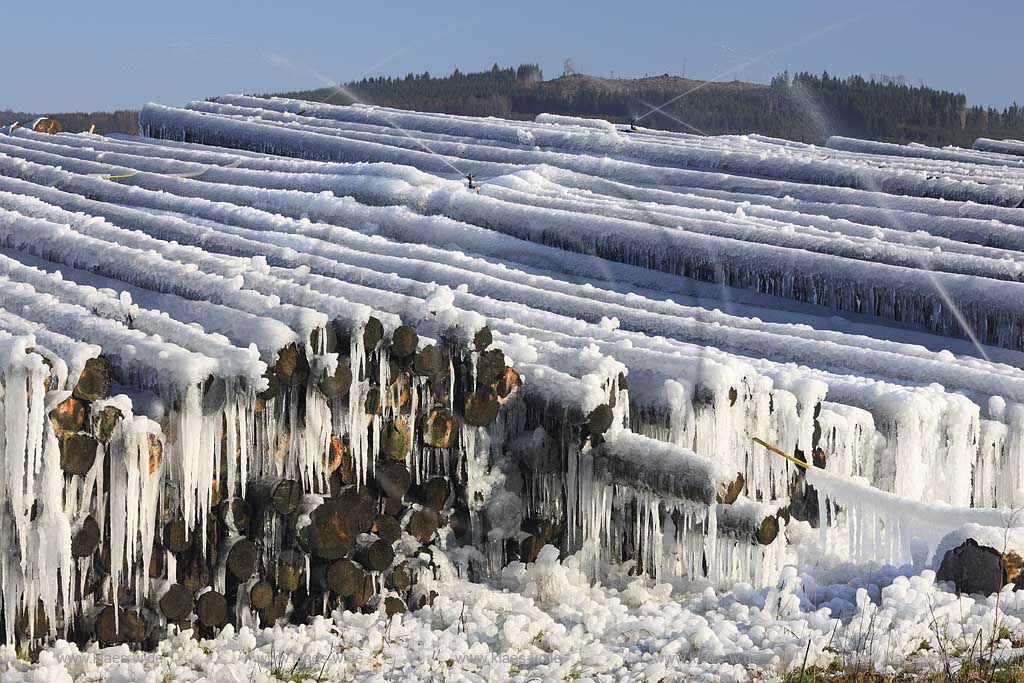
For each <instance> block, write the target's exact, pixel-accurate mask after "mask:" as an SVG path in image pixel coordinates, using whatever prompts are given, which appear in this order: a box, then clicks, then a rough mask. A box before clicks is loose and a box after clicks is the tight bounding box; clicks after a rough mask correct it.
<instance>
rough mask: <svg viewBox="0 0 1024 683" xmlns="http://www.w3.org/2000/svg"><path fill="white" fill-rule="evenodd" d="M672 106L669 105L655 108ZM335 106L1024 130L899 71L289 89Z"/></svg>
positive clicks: (952, 138) (525, 76)
mask: <svg viewBox="0 0 1024 683" xmlns="http://www.w3.org/2000/svg"><path fill="white" fill-rule="evenodd" d="M683 93H688V94H686V95H685V96H683V97H680V98H678V99H675V100H674V101H673V102H672V103H671V104H669V105H668V106H666V107H664V110H665V113H662V112H661V111H655V112H653V113H650V114H648V113H647V112H649V111H650V110H651V109H652V108H653V107H655V106H659V107H660V106H661V105H662V104H663V103H665V102H669V101H670V100H673V99H674V98H677V97H678V96H679V95H681V94H683ZM282 96H284V97H295V98H299V99H308V100H315V101H322V102H330V103H334V104H350V103H351V102H353V101H354V100H355V99H358V100H360V101H363V102H369V103H374V104H382V105H387V106H392V107H400V108H405V109H419V110H422V111H437V112H444V113H449V114H470V115H481V116H502V117H509V118H530V117H533V116H535V115H537V114H539V113H544V112H548V113H553V114H568V115H576V116H595V117H601V118H607V119H610V120H614V121H622V122H626V121H630V120H633V119H635V118H638V117H642V118H641V120H640V121H639V123H640V124H641V125H644V126H648V127H653V128H663V129H668V130H677V131H681V132H695V131H702V132H705V133H708V134H725V133H751V132H757V133H763V134H765V135H772V136H778V137H782V138H788V139H793V140H801V141H805V142H823V141H824V139H825V138H826V137H827V136H829V135H849V136H852V137H864V138H871V139H875V140H885V141H890V142H921V143H925V144H931V145H945V144H956V145H967V146H969V145H970V144H971V143H972V142H973V141H974V140H975V139H976V138H978V137H995V138H1022V137H1024V108H1022V107H1020V106H1019V105H1016V104H1015V105H1013V106H1011V107H1008V108H1007V109H1004V110H998V109H994V108H991V107H987V108H986V107H980V106H969V105H968V103H967V97H966V96H965V95H963V94H960V93H955V92H950V91H944V90H936V89H934V88H929V87H926V86H913V85H907V84H905V83H903V82H901V80H900V79H890V78H882V77H878V78H871V79H866V78H864V77H862V76H850V77H847V78H839V77H835V76H831V75H829V74H828V73H827V72H826V73H823V74H821V75H818V74H812V73H806V72H803V73H798V74H795V75H790V74H788V73H783V74H780V75H778V76H776V77H775V78H774V79H772V82H771V84H770V85H761V84H755V83H741V82H731V83H709V82H704V81H695V80H690V79H683V78H675V77H670V76H667V75H666V76H657V77H653V78H642V79H634V80H628V79H604V78H595V77H592V76H586V75H575V74H574V75H568V76H562V77H561V78H557V79H554V80H548V81H545V80H543V78H542V74H541V70H540V68H539V67H538V66H537V65H536V64H523V65H521V66H519V67H518V68H511V67H509V68H501V67H499V66H498V65H495V66H494V67H492V68H491V69H490V70H488V71H483V72H479V73H462V72H461V71H458V70H456V71H455V72H453V73H452V74H451V75H450V76H443V77H435V76H432V75H431V74H430V73H429V72H424V73H422V74H408V75H406V76H404V77H397V78H396V77H386V76H381V77H375V78H366V79H363V80H361V81H357V82H354V83H350V84H348V85H347V86H345V88H343V89H332V88H322V89H318V90H311V91H299V92H291V93H283V94H282Z"/></svg>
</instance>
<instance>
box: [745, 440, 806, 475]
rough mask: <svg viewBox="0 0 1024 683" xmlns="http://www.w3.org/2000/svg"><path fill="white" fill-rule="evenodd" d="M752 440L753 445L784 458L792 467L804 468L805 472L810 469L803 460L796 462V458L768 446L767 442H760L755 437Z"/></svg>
mask: <svg viewBox="0 0 1024 683" xmlns="http://www.w3.org/2000/svg"><path fill="white" fill-rule="evenodd" d="M753 439H754V443H759V444H761V445H762V446H764V447H765V448H767V449H768V450H770V451H771V452H772V453H775V454H776V455H781V456H782V457H783V458H785V459H786V460H788V461H790V462H791V463H793V464H794V465H797V466H798V467H802V468H804V469H805V470H806V469H810V468H811V465H808V464H807V463H805V462H804V461H803V460H797V459H796V458H794V457H793V456H792V455H790V454H789V453H787V452H786V451H784V450H782V449H780V448H776V447H775V446H773V445H771V444H770V443H768V442H767V441H764V440H762V439H759V438H757V437H756V436H755V437H753Z"/></svg>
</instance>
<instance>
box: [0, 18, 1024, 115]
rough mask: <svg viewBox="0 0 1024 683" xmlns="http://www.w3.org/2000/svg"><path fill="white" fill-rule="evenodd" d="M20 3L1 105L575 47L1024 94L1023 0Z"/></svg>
mask: <svg viewBox="0 0 1024 683" xmlns="http://www.w3.org/2000/svg"><path fill="white" fill-rule="evenodd" d="M43 6H45V10H43V11H39V12H37V11H36V10H35V9H31V8H32V7H33V6H32V5H31V4H29V5H25V4H21V5H19V6H18V7H17V8H14V9H12V8H7V9H5V10H4V13H3V14H4V16H3V19H2V23H0V58H2V63H3V64H4V65H5V67H4V68H3V70H2V71H0V109H5V108H9V109H16V110H28V111H35V112H47V111H50V112H53V111H66V110H72V109H73V110H94V109H111V108H136V107H138V106H140V105H141V104H142V103H144V102H146V101H159V102H163V103H166V104H172V105H180V104H183V103H185V102H187V101H189V100H192V99H199V98H203V97H208V96H212V95H216V94H221V93H225V92H254V91H256V92H268V91H279V90H287V89H298V88H307V87H318V86H320V85H322V84H323V81H325V80H328V81H331V80H341V81H347V80H350V79H354V78H360V77H362V76H364V75H367V74H372V75H377V74H395V75H404V74H405V73H407V72H409V71H415V72H417V73H419V72H422V71H424V70H429V71H431V73H435V74H443V73H448V72H450V71H451V70H452V69H453V68H456V67H458V68H460V69H462V70H463V71H471V70H479V69H484V68H488V67H489V66H490V65H491V64H492V63H494V62H498V63H500V64H502V65H516V64H519V63H521V62H534V61H535V62H539V63H540V65H541V66H542V67H543V69H544V73H545V77H552V76H556V75H558V74H559V73H561V71H562V66H563V63H564V61H565V59H566V58H571V59H572V60H573V61H574V63H575V64H576V66H577V68H578V70H580V71H584V72H587V73H593V74H597V75H601V76H609V75H612V74H613V73H614V75H616V76H642V75H644V74H651V75H654V74H661V73H666V72H667V73H672V74H683V73H684V72H685V75H687V76H691V77H695V78H720V79H723V80H731V79H732V78H734V77H735V78H740V79H742V80H753V81H761V82H766V81H768V80H769V79H770V78H771V76H772V75H773V74H774V73H777V72H779V71H782V70H783V69H788V70H790V71H791V72H792V71H798V70H810V71H815V72H820V71H821V70H822V69H827V70H828V71H829V72H830V73H835V74H841V75H846V74H851V73H860V74H864V75H869V74H873V73H878V74H883V73H884V74H890V75H904V76H905V77H906V78H907V80H908V82H911V83H918V82H924V83H926V84H928V85H931V86H935V87H940V88H946V89H950V90H957V91H961V92H965V93H966V94H967V96H968V98H969V101H970V102H971V103H978V104H986V105H993V106H998V107H1003V106H1006V105H1008V104H1010V103H1011V102H1013V101H1017V102H1021V103H1024V50H1022V49H1021V45H1022V43H1021V40H1020V28H1021V26H1022V25H1024V2H1021V0H989V1H984V0H983V1H982V2H976V3H967V4H964V3H962V2H953V1H952V0H937V1H934V2H928V1H910V2H900V1H899V0H891V1H889V2H879V1H877V0H866V1H863V2H821V0H817V1H816V2H809V1H803V0H801V1H786V0H780V1H777V2H764V1H763V0H762V1H759V2H728V1H727V0H715V1H714V2H658V1H655V0H648V1H647V2H644V3H636V2H606V1H604V0H593V1H591V2H586V3H558V2H554V1H552V0H548V1H546V2H536V1H534V0H518V1H517V2H472V1H464V2H459V3H443V4H442V3H431V2H423V1H422V0H420V1H419V2H405V1H404V0H391V1H389V2H356V3H352V2H343V1H338V0H334V1H325V2H304V3H303V2H295V3H287V2H262V1H260V0H253V1H250V2H238V3H234V2H231V3H229V2H216V1H214V0H208V1H207V2H202V3H200V2H193V1H192V0H179V1H178V2H174V3H170V2H132V3H123V2H106V3H82V2H75V3H71V2H67V1H66V0H51V2H49V3H45V5H40V7H43Z"/></svg>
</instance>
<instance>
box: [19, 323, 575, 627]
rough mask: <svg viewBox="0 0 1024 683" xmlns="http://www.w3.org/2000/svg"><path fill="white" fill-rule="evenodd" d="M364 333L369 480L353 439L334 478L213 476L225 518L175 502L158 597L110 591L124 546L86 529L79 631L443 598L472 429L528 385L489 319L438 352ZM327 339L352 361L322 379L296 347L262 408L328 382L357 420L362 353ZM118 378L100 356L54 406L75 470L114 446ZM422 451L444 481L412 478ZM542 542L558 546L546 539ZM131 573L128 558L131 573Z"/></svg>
mask: <svg viewBox="0 0 1024 683" xmlns="http://www.w3.org/2000/svg"><path fill="white" fill-rule="evenodd" d="M361 334H362V335H363V348H365V349H366V358H365V362H364V363H363V366H362V367H363V371H362V372H363V376H362V377H360V378H359V379H360V380H369V383H370V385H371V386H370V387H369V390H368V391H367V392H366V398H365V402H364V405H363V412H364V413H365V417H366V419H365V422H364V423H363V424H362V425H359V426H356V427H355V428H365V429H367V430H368V432H369V433H368V438H369V439H370V440H371V441H374V440H376V442H377V444H376V448H374V449H371V451H373V450H375V451H376V452H377V453H378V454H379V455H378V458H377V460H376V462H373V463H369V467H368V469H369V471H368V472H367V473H366V476H365V481H361V480H360V479H361V478H360V476H359V473H358V472H357V470H358V467H357V465H356V463H355V462H354V460H353V458H352V456H351V451H350V438H351V435H350V434H335V435H334V436H333V437H332V439H331V444H332V448H331V452H330V453H329V454H328V457H327V460H328V462H327V463H326V465H327V469H328V471H329V472H330V476H329V479H328V482H329V483H328V485H326V486H322V485H319V483H317V484H314V486H313V490H304V488H303V485H302V483H301V482H299V481H296V480H294V479H287V478H282V477H275V476H265V477H261V478H258V479H253V480H250V481H248V482H246V485H245V490H244V494H243V493H242V491H241V490H239V491H234V492H230V491H227V490H226V485H225V482H224V480H223V478H221V479H220V480H217V481H214V482H213V501H214V508H213V509H214V511H215V514H211V515H208V516H207V524H206V528H205V529H197V528H189V525H188V524H187V523H186V522H185V521H184V519H182V518H181V516H180V514H178V513H177V512H176V511H172V510H165V511H164V513H163V521H162V522H160V525H161V526H160V528H159V533H157V534H156V541H155V547H154V549H153V552H152V554H151V561H150V564H149V567H148V568H147V570H148V575H149V579H150V586H151V589H150V593H151V595H146V596H142V597H140V596H137V595H134V594H132V593H131V592H130V591H129V590H127V588H126V587H125V585H124V584H125V583H127V582H126V581H123V580H122V581H121V583H122V585H121V586H119V587H111V586H110V581H109V576H110V547H109V543H104V539H108V538H109V523H108V528H107V529H102V530H101V529H100V526H99V524H97V522H96V521H95V519H94V518H93V517H92V516H90V517H89V518H88V519H87V521H86V523H85V524H83V525H82V526H81V528H80V529H78V530H77V531H76V532H75V534H74V538H73V543H72V547H73V552H74V556H75V557H76V558H79V559H80V560H81V559H83V558H84V559H85V560H86V561H87V564H88V571H87V578H86V580H85V581H84V582H83V586H84V588H83V590H84V593H81V594H78V595H76V596H75V598H76V600H77V601H78V603H79V605H80V606H84V605H85V604H92V605H93V607H92V608H91V610H88V613H86V614H83V615H82V617H81V618H78V619H77V620H76V621H75V622H74V624H73V625H72V627H71V629H70V632H71V637H73V638H75V639H77V640H79V641H81V642H85V641H88V640H91V639H95V640H98V641H99V642H100V643H102V644H104V645H111V644H117V643H127V644H131V645H138V646H152V645H155V642H156V641H157V640H158V639H159V638H160V637H161V636H162V635H163V634H165V633H166V630H165V629H164V628H163V627H164V625H166V624H174V625H177V626H179V627H181V628H192V629H193V632H194V633H195V634H196V635H197V636H199V635H211V634H212V633H214V632H215V631H216V630H218V629H219V628H221V627H223V626H224V625H225V624H227V623H234V624H236V625H240V624H245V623H259V624H262V625H270V624H273V623H276V622H278V621H280V620H292V621H296V622H301V621H304V620H306V619H309V618H310V617H312V616H314V615H318V614H329V613H330V612H331V611H332V610H334V609H337V608H339V607H340V608H346V609H350V610H368V609H378V608H379V607H380V606H381V605H383V607H384V609H385V610H386V612H387V613H388V614H389V615H391V614H395V613H398V612H404V611H406V610H407V609H409V608H418V607H421V606H423V605H424V604H427V603H429V602H431V601H432V599H433V595H434V594H433V593H432V592H431V591H429V590H418V588H417V578H418V576H421V575H422V574H421V572H428V573H429V572H430V570H431V568H432V567H433V564H434V563H433V562H432V560H431V558H432V557H433V554H434V553H435V552H437V549H436V548H435V547H434V542H435V541H437V540H438V538H439V535H440V534H445V535H448V536H450V537H451V538H452V539H453V540H454V541H455V542H469V541H470V539H471V534H470V529H469V526H470V521H469V519H470V518H469V512H468V508H469V505H468V501H467V499H466V498H467V491H466V488H465V485H464V483H463V482H464V481H465V477H464V476H463V475H464V472H465V463H464V462H460V458H464V457H465V454H464V453H462V452H461V450H460V446H461V444H460V430H461V428H460V423H464V424H466V425H468V426H470V427H484V426H487V425H490V424H491V423H493V422H494V421H495V420H496V419H497V417H498V413H499V410H500V408H501V406H502V405H503V404H504V403H505V402H507V401H508V400H509V399H510V397H511V396H512V394H513V393H514V392H515V391H516V389H517V388H518V387H519V386H520V384H521V380H520V378H519V376H518V375H517V373H516V372H515V371H514V370H513V369H512V368H511V367H509V366H508V364H507V363H506V360H505V357H504V354H503V353H502V352H501V351H500V350H499V349H496V348H492V346H491V336H490V332H489V331H488V330H487V329H486V328H484V329H483V330H481V331H480V332H479V333H477V335H476V336H475V338H474V340H473V342H472V344H471V346H472V349H470V348H465V346H466V345H462V348H460V347H459V345H457V344H454V343H453V344H450V345H441V344H426V345H423V344H421V342H420V339H419V337H418V335H417V332H416V330H415V329H413V328H412V327H409V326H402V327H398V328H397V329H395V330H394V332H393V333H392V334H391V335H387V334H386V333H385V330H384V327H383V326H382V324H381V323H380V322H379V321H378V320H376V319H374V318H371V319H370V320H369V321H368V323H367V324H366V325H365V327H364V328H363V330H362V331H361ZM327 337H328V338H327V339H326V340H320V339H314V340H312V346H313V347H321V348H323V349H324V352H326V353H339V354H342V357H341V360H340V362H339V363H338V365H337V370H336V371H335V372H334V373H333V374H329V375H325V376H323V377H319V378H317V377H312V376H311V370H310V368H311V364H310V362H309V359H308V358H307V357H306V353H305V351H304V350H303V349H302V348H301V347H299V346H297V345H291V346H289V347H286V348H285V349H283V350H282V351H281V352H280V354H279V359H278V362H277V364H276V365H275V366H274V367H273V368H272V369H271V370H270V371H268V375H267V378H268V380H269V387H268V389H267V390H266V391H264V392H263V393H262V394H260V396H259V398H258V399H257V401H256V406H255V410H256V411H257V412H259V411H264V410H283V409H284V408H283V406H285V405H287V401H288V400H296V397H301V396H302V395H303V393H304V387H305V385H306V383H307V382H313V383H315V384H316V386H317V387H318V389H319V391H320V392H321V393H322V394H323V395H324V396H325V397H326V398H327V399H328V400H329V401H332V402H333V403H332V408H333V409H334V410H341V411H344V412H345V413H347V411H348V406H347V400H348V397H349V395H350V392H349V390H350V387H351V385H352V382H353V377H352V367H353V364H351V363H350V359H349V358H346V357H344V356H345V355H346V354H345V352H346V351H347V350H348V349H349V348H352V347H351V346H350V340H349V339H348V338H346V337H345V335H344V334H343V333H340V332H339V331H338V330H335V329H334V328H332V327H329V328H328V329H327ZM321 343H322V345H321ZM380 363H388V365H389V367H388V371H387V372H386V373H383V376H385V377H388V378H389V381H388V384H387V385H386V386H379V382H378V378H380V377H381V376H382V373H381V372H380V370H381V368H380V365H379V364H380ZM355 367H359V364H356V365H355ZM111 384H112V380H111V369H110V366H109V363H107V362H106V361H104V360H103V359H102V358H99V359H95V360H94V361H90V363H89V364H88V366H87V368H86V371H85V372H84V373H83V375H82V377H81V379H80V380H79V382H78V384H77V386H76V389H75V391H74V393H73V395H72V396H71V397H69V398H68V399H67V400H65V401H63V402H62V403H60V404H59V405H58V406H57V407H56V408H55V409H53V411H52V412H51V413H50V421H51V423H52V425H53V427H54V430H55V432H56V433H57V435H58V437H59V438H60V444H61V454H62V458H61V464H62V467H63V468H64V470H65V473H66V476H67V477H69V478H70V477H73V476H85V475H86V474H87V473H88V472H89V471H90V470H91V469H92V467H93V463H94V460H95V458H96V457H97V453H99V454H100V456H101V457H102V454H103V450H102V448H100V449H99V450H98V449H97V446H102V445H103V444H105V443H106V442H107V441H109V439H110V435H111V434H112V433H113V431H114V428H115V426H116V424H117V420H118V418H119V414H118V412H117V410H116V409H115V408H112V407H106V408H104V409H103V410H99V411H98V410H95V409H94V407H93V406H94V404H95V402H96V401H100V400H101V399H104V398H106V397H107V396H108V395H109V393H110V389H111ZM222 384H223V383H222V382H221V383H218V382H217V381H216V380H214V379H213V378H211V380H210V381H209V382H208V383H207V386H206V387H205V388H204V391H205V394H206V399H205V400H206V401H210V400H213V401H215V402H216V401H217V400H223V399H222V398H220V399H217V398H213V397H212V396H211V395H212V394H215V393H216V392H217V390H218V389H217V387H218V386H219V385H222ZM415 392H419V394H418V396H416V397H414V395H413V394H414V393H415ZM453 392H454V393H453ZM285 396H287V397H288V398H287V400H281V399H282V398H284V397H285ZM425 398H426V399H427V401H429V403H426V404H424V403H425V402H424V399H425ZM414 399H415V400H414ZM417 404H418V405H419V410H416V408H415V406H416V405H417ZM453 407H454V408H455V410H454V411H453V410H452V408H453ZM374 418H376V419H374ZM338 423H339V421H338V420H335V424H338ZM376 425H380V429H379V431H377V430H375V426H376ZM282 438H283V439H287V435H285V436H284V437H282ZM159 449H160V444H159V442H158V441H156V440H154V441H153V443H152V453H151V457H152V458H155V459H159V458H160V452H159ZM414 451H415V452H418V453H420V454H421V455H420V456H419V457H420V458H423V459H424V462H426V463H427V464H428V465H429V467H430V470H431V471H434V472H437V474H433V475H429V474H428V475H420V474H418V473H416V472H414V471H411V469H415V468H411V467H410V465H411V463H412V458H411V454H412V453H413V452H414ZM222 471H223V469H222ZM460 473H461V474H460ZM135 531H136V530H129V532H130V533H134V532H135ZM543 540H544V541H545V542H552V541H554V542H557V540H558V539H557V538H555V537H554V536H552V534H551V533H545V534H544V535H543ZM539 548H540V546H539V545H538V546H537V547H536V548H535V549H534V550H533V552H532V554H533V555H535V554H536V551H537V550H539ZM130 560H131V558H129V559H128V561H130ZM130 569H131V568H130V567H127V566H126V567H125V571H123V572H122V574H121V576H122V577H126V576H128V575H129V574H130V573H131V572H130ZM115 589H116V590H118V595H117V596H116V597H117V600H116V601H115V600H114V595H113V593H112V590H115ZM115 604H116V606H115ZM40 619H43V620H44V621H45V618H43V617H39V618H37V624H36V633H37V634H38V633H46V630H47V628H46V627H47V626H48V624H45V623H40Z"/></svg>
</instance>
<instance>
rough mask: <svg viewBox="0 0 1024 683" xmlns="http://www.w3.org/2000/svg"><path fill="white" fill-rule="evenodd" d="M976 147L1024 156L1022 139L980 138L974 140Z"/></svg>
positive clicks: (985, 150)
mask: <svg viewBox="0 0 1024 683" xmlns="http://www.w3.org/2000/svg"><path fill="white" fill-rule="evenodd" d="M973 146H974V149H977V150H981V151H983V152H996V153H998V154H1013V155H1015V156H1024V142H1022V141H1020V140H991V139H989V138H978V139H977V140H975V141H974V145H973Z"/></svg>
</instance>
